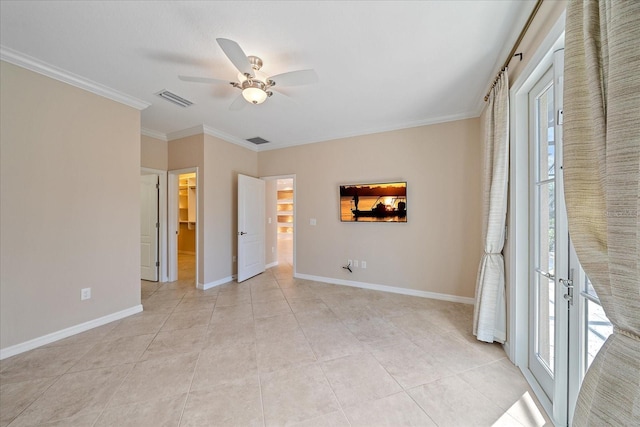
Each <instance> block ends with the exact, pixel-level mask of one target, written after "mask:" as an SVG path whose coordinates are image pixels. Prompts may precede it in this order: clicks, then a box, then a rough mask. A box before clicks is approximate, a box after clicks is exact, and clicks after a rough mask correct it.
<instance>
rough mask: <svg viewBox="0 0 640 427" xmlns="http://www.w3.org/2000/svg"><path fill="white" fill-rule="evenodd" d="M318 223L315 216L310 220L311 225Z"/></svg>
mask: <svg viewBox="0 0 640 427" xmlns="http://www.w3.org/2000/svg"><path fill="white" fill-rule="evenodd" d="M316 224H317V222H316V219H315V218H311V219H310V220H309V225H316Z"/></svg>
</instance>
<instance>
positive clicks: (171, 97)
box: [156, 89, 193, 108]
mask: <svg viewBox="0 0 640 427" xmlns="http://www.w3.org/2000/svg"><path fill="white" fill-rule="evenodd" d="M156 95H158V96H159V97H160V98H164V99H166V100H167V101H169V102H173V103H174V104H176V105H179V106H181V107H184V108H186V107H189V106H191V105H193V102H191V101H189V100H188V99H184V98H183V97H181V96H178V95H176V94H175V93H171V92H169V91H168V90H166V89H163V90H161V91H160V92H158V93H156Z"/></svg>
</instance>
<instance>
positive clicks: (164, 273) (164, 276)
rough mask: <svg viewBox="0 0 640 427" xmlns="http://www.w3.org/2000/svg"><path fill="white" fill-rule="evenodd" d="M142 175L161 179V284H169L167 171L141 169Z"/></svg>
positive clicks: (159, 218) (159, 208) (159, 209)
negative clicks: (155, 176)
mask: <svg viewBox="0 0 640 427" xmlns="http://www.w3.org/2000/svg"><path fill="white" fill-rule="evenodd" d="M140 174H141V175H148V174H155V175H158V176H159V177H160V180H159V183H160V187H159V190H160V193H159V196H158V197H159V198H158V222H159V223H160V235H159V236H158V251H159V254H160V256H159V261H160V277H159V280H160V281H161V282H167V281H168V280H169V276H168V267H169V265H168V261H167V247H168V246H167V171H163V170H160V169H151V168H140Z"/></svg>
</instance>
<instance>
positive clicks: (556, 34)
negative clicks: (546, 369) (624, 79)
mask: <svg viewBox="0 0 640 427" xmlns="http://www.w3.org/2000/svg"><path fill="white" fill-rule="evenodd" d="M564 23H565V12H563V13H562V14H561V15H560V17H559V18H558V20H557V21H556V23H555V24H554V26H553V27H552V28H551V30H550V31H549V33H548V34H547V36H546V37H545V39H544V41H543V42H542V43H541V44H540V46H539V48H538V49H537V51H536V52H535V53H534V54H533V55H532V56H531V59H530V60H529V62H528V63H527V64H526V66H525V67H524V69H523V70H522V72H521V73H520V74H519V76H518V77H517V78H516V80H515V81H514V83H513V85H512V87H511V89H510V92H509V98H510V99H509V100H510V111H509V115H510V117H511V123H510V140H511V144H510V145H511V147H510V160H509V163H510V168H509V170H510V172H509V175H510V176H509V181H510V185H509V207H508V219H507V221H508V225H507V227H508V228H507V236H508V240H507V242H506V247H505V254H506V256H507V259H508V263H507V266H506V267H507V269H506V275H507V276H506V279H507V294H508V295H507V297H508V313H507V317H508V335H507V342H506V343H505V346H504V348H505V351H506V353H507V355H508V356H509V359H510V360H511V361H512V362H513V363H514V364H515V365H516V366H518V367H519V368H520V370H521V371H522V373H523V375H524V377H525V378H526V379H527V381H528V383H529V384H530V386H531V388H532V389H533V391H534V393H535V394H536V397H537V398H538V400H539V401H540V403H541V404H542V406H543V407H544V409H545V411H546V412H547V414H548V415H549V416H550V417H551V419H552V420H554V422H556V420H557V418H556V414H554V411H553V405H552V402H551V400H550V399H549V398H548V397H547V396H546V394H545V392H544V391H543V390H542V388H541V387H540V386H539V385H538V384H537V382H536V380H535V379H534V377H533V375H532V374H531V373H530V372H529V371H528V369H527V366H528V353H529V331H528V329H529V289H528V286H529V260H530V254H529V188H528V185H529V123H528V121H529V114H528V110H529V91H530V90H531V89H532V88H533V86H534V85H535V84H536V83H537V82H538V80H539V79H540V78H541V77H542V76H543V75H544V73H545V72H546V71H547V70H548V69H549V67H550V66H551V65H552V64H553V56H554V51H556V50H558V49H559V48H561V47H563V46H564ZM560 418H562V417H560Z"/></svg>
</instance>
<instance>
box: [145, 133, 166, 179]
mask: <svg viewBox="0 0 640 427" xmlns="http://www.w3.org/2000/svg"><path fill="white" fill-rule="evenodd" d="M140 165H141V166H142V167H143V168H150V169H159V170H163V171H166V170H168V169H169V143H168V142H167V141H163V140H161V139H156V138H152V137H150V136H146V135H140Z"/></svg>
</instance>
